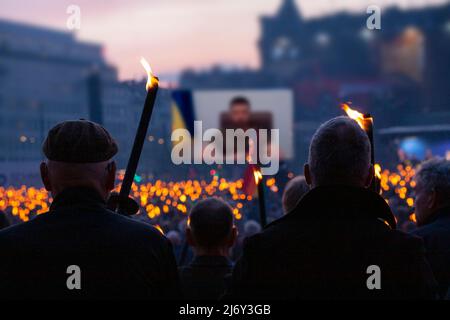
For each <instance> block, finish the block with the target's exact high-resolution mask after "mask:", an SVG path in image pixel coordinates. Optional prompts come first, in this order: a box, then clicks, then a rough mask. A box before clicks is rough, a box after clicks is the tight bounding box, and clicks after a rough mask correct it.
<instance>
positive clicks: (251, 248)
mask: <svg viewBox="0 0 450 320" xmlns="http://www.w3.org/2000/svg"><path fill="white" fill-rule="evenodd" d="M373 174H374V170H373V166H372V165H371V164H370V143H369V140H368V137H367V134H366V133H365V132H364V131H363V130H362V129H361V128H360V127H359V125H358V124H357V123H356V122H355V121H354V120H352V119H350V118H347V117H337V118H334V119H331V120H329V121H327V122H326V123H324V124H322V125H321V126H320V127H319V129H318V130H317V131H316V133H315V134H314V136H313V138H312V141H311V145H310V151H309V161H308V163H307V164H306V165H305V178H306V181H307V182H308V184H310V185H311V190H310V191H309V192H308V193H307V194H306V195H305V196H303V198H302V199H301V200H300V202H299V203H298V205H297V206H296V208H295V209H294V210H293V211H291V212H290V213H289V214H287V215H284V216H283V217H282V218H280V219H278V220H277V221H275V222H273V223H272V224H270V225H268V226H267V227H266V228H265V229H264V230H263V232H261V233H259V234H257V235H254V236H253V237H250V238H248V239H247V240H246V243H245V246H244V251H243V255H242V257H241V259H240V260H239V261H238V262H237V264H236V266H235V268H234V271H233V276H232V284H231V288H230V291H229V294H228V295H227V297H229V298H231V299H238V298H244V299H301V298H307V299H407V298H434V297H435V295H434V289H435V288H434V285H435V282H434V278H433V276H432V273H431V270H430V269H429V266H428V264H427V262H426V260H425V257H424V253H423V252H424V249H423V243H422V241H421V239H420V238H417V237H413V236H410V235H407V234H405V233H403V232H400V231H396V230H395V227H396V226H395V219H394V216H393V214H392V212H391V210H390V208H389V206H388V205H387V204H386V202H385V201H384V199H383V198H382V197H380V196H379V195H378V194H376V193H374V192H372V191H370V190H368V189H367V187H368V186H369V185H370V182H371V180H372V177H373ZM377 270H378V271H377Z"/></svg>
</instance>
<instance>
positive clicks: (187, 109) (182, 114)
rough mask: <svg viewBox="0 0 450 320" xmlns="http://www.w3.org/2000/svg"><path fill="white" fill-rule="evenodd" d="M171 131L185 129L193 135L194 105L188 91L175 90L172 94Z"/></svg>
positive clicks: (190, 93)
mask: <svg viewBox="0 0 450 320" xmlns="http://www.w3.org/2000/svg"><path fill="white" fill-rule="evenodd" d="M171 112H172V131H174V130H176V129H187V130H188V131H189V132H190V134H191V136H192V135H193V134H194V120H195V113H194V105H193V102H192V92H191V91H190V90H175V91H173V92H172V106H171Z"/></svg>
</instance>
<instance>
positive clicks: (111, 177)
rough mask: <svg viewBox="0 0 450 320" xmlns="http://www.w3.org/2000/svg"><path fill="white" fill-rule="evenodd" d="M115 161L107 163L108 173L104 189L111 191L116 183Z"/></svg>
mask: <svg viewBox="0 0 450 320" xmlns="http://www.w3.org/2000/svg"><path fill="white" fill-rule="evenodd" d="M116 170H117V167H116V162H115V161H112V162H110V163H109V164H108V173H107V176H106V186H105V187H106V189H107V190H108V191H111V190H113V189H114V186H115V184H116Z"/></svg>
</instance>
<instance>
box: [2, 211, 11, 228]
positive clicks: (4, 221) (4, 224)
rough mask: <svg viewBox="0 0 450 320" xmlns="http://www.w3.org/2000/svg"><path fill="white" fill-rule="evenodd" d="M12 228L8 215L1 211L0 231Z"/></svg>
mask: <svg viewBox="0 0 450 320" xmlns="http://www.w3.org/2000/svg"><path fill="white" fill-rule="evenodd" d="M9 226H10V223H9V220H8V217H7V216H6V214H5V213H4V212H3V211H1V210H0V230H1V229H5V228H7V227H9Z"/></svg>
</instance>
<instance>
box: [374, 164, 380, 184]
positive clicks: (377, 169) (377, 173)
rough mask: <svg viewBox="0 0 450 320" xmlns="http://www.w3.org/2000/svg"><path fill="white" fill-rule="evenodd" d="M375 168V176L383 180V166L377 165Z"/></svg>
mask: <svg viewBox="0 0 450 320" xmlns="http://www.w3.org/2000/svg"><path fill="white" fill-rule="evenodd" d="M373 167H374V169H375V176H376V177H377V178H378V179H380V180H381V166H380V165H379V164H378V163H375V165H374V166H373Z"/></svg>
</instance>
